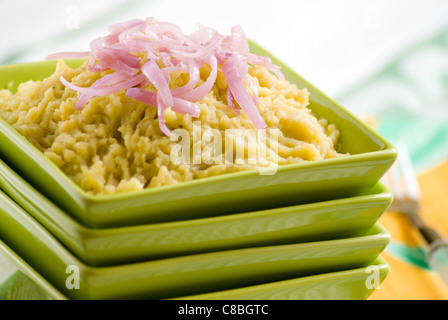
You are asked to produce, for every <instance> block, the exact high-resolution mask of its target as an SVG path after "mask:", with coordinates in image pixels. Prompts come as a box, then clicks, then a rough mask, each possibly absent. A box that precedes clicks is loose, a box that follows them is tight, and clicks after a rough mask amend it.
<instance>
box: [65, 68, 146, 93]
mask: <svg viewBox="0 0 448 320" xmlns="http://www.w3.org/2000/svg"><path fill="white" fill-rule="evenodd" d="M145 79H146V76H145V75H144V74H142V73H141V74H139V75H136V76H133V77H131V78H129V79H127V80H125V81H121V82H119V83H116V84H113V85H111V86H107V87H103V88H91V87H90V88H83V87H78V86H76V85H74V84H72V83H70V82H68V81H67V80H65V78H64V77H63V76H61V77H60V79H59V80H60V81H61V83H62V84H63V85H64V86H66V87H67V88H70V89H72V90H74V91H78V92H81V93H84V94H87V95H90V96H92V97H98V96H100V97H102V96H107V95H109V94H111V93H115V92H117V91H120V90H123V89H127V88H130V87H133V86H136V85H138V84H139V83H140V82H142V81H144V80H145Z"/></svg>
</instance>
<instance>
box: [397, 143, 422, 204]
mask: <svg viewBox="0 0 448 320" xmlns="http://www.w3.org/2000/svg"><path fill="white" fill-rule="evenodd" d="M397 149H398V161H397V163H399V164H400V167H401V172H402V176H403V177H402V178H403V184H404V186H405V188H406V197H407V198H408V199H409V200H412V201H415V202H418V201H419V200H420V195H421V191H420V186H419V183H418V180H417V174H416V172H415V169H414V167H413V165H412V161H411V157H410V155H409V151H408V149H407V147H406V144H404V143H400V144H399V145H398V147H397Z"/></svg>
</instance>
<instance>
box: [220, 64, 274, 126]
mask: <svg viewBox="0 0 448 320" xmlns="http://www.w3.org/2000/svg"><path fill="white" fill-rule="evenodd" d="M243 69H244V65H243V61H242V59H241V57H240V56H238V55H233V56H232V57H230V58H229V59H227V61H226V62H225V63H224V64H223V66H222V72H223V73H224V77H225V78H226V80H227V83H228V85H229V89H230V90H231V92H232V95H233V97H234V98H235V100H236V102H238V104H239V106H240V107H241V109H243V111H244V113H245V114H246V115H247V116H248V117H249V119H250V120H251V121H252V123H253V124H254V126H255V128H257V129H263V128H266V127H267V125H266V122H265V121H264V119H263V118H262V117H261V115H260V113H259V112H258V110H257V106H256V105H255V104H254V101H253V100H252V98H251V96H250V95H249V93H248V92H247V90H246V88H245V86H244V83H243V77H244V76H245V75H244V74H242V70H243Z"/></svg>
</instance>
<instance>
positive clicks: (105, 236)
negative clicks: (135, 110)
mask: <svg viewBox="0 0 448 320" xmlns="http://www.w3.org/2000/svg"><path fill="white" fill-rule="evenodd" d="M251 49H252V51H253V52H256V53H258V54H262V55H269V54H268V53H266V52H265V51H264V50H263V49H261V48H260V47H258V46H257V45H255V44H253V43H252V44H251ZM272 59H273V60H274V62H275V63H277V64H279V65H281V66H282V71H283V73H284V74H285V76H286V77H287V78H288V80H290V81H291V82H293V83H296V84H297V85H298V86H299V87H306V88H307V89H308V90H309V91H310V92H311V101H310V108H311V109H312V110H313V112H314V113H315V114H316V115H317V116H318V117H325V118H326V119H328V120H329V121H330V122H332V123H335V124H336V125H337V126H338V128H339V130H340V131H341V141H340V142H341V144H342V146H343V150H342V152H345V153H350V155H349V156H346V157H342V158H337V159H328V160H323V161H314V162H305V163H300V164H294V165H285V166H281V167H279V168H278V170H277V172H276V173H275V174H274V175H260V174H259V172H258V171H247V172H239V173H232V174H226V175H222V176H218V177H211V178H204V179H201V180H196V181H191V182H185V183H181V184H178V185H174V186H167V187H161V188H157V189H151V190H144V191H139V192H131V193H126V194H119V195H108V196H91V195H89V194H87V193H85V192H84V191H82V190H81V189H80V188H79V187H78V186H76V185H75V184H74V183H73V182H72V181H71V180H69V179H68V178H67V177H66V176H65V175H64V174H63V173H62V172H61V171H60V170H59V169H58V168H57V167H56V166H55V165H54V164H53V163H51V162H50V161H49V160H48V159H46V158H45V157H44V155H43V154H41V153H40V152H39V151H38V150H37V149H36V148H34V147H33V146H32V145H31V144H30V143H29V142H28V141H26V139H25V138H23V137H22V136H20V135H19V134H18V133H17V132H16V131H15V130H13V129H12V128H11V127H10V126H9V125H8V124H6V123H5V122H4V121H2V120H0V159H2V161H0V189H1V190H3V192H2V193H0V198H1V203H2V205H1V208H0V221H1V223H0V240H2V241H3V242H4V243H3V244H2V246H0V248H1V249H2V251H3V253H4V255H5V256H7V255H9V256H12V257H15V258H14V259H15V261H16V262H17V261H20V263H17V265H18V269H20V270H21V272H22V273H23V274H24V275H26V276H27V278H29V279H31V280H32V281H31V282H30V283H34V284H37V285H39V284H41V285H42V284H43V283H45V285H42V286H41V287H42V288H43V289H42V290H44V291H45V292H47V293H48V294H49V296H51V297H53V298H58V297H63V296H65V297H67V298H70V299H173V298H182V297H184V298H185V297H187V298H197V299H200V298H204V299H214V298H216V299H224V298H225V299H233V298H241V299H249V298H280V299H286V298H293V299H302V298H303V299H311V298H314V299H327V298H330V299H333V298H341V299H364V298H366V297H367V296H368V295H369V294H370V293H371V292H372V290H374V288H372V287H369V286H368V285H367V284H366V280H367V279H368V278H369V275H370V274H369V272H367V270H373V269H374V270H377V271H378V279H380V280H381V281H382V279H384V277H385V275H386V273H387V270H388V267H387V264H386V263H385V262H384V260H382V259H381V258H380V257H379V254H380V253H381V251H382V250H383V249H384V248H385V246H386V245H387V243H388V241H389V235H388V233H387V231H386V230H384V228H383V227H382V226H381V225H379V224H378V223H377V220H378V218H379V217H380V216H381V214H382V213H383V212H384V211H385V210H386V209H387V207H388V206H389V205H390V202H391V201H392V195H391V193H390V192H389V190H387V188H386V187H385V186H384V185H382V184H381V183H379V182H378V181H379V180H380V178H381V176H382V175H383V174H384V173H385V171H386V170H387V169H388V168H389V167H390V165H391V164H392V163H393V161H394V160H395V157H396V151H395V149H394V147H393V146H392V145H391V144H390V143H389V142H388V141H386V140H385V139H384V138H383V137H381V136H379V135H378V134H377V133H376V132H374V131H373V130H371V129H370V128H369V127H367V126H366V125H365V124H364V123H362V122H361V121H359V120H358V119H357V118H356V117H354V116H353V115H351V114H350V113H349V112H347V111H346V110H344V109H343V108H341V107H340V106H339V105H338V104H337V103H335V102H334V101H332V100H331V99H329V98H328V97H326V96H325V95H324V94H322V93H321V92H320V91H319V90H317V89H316V88H314V87H313V86H312V85H311V84H309V83H307V82H306V81H305V80H303V79H302V78H301V77H299V76H298V75H296V74H295V73H294V72H292V71H291V70H290V69H288V68H287V67H286V66H284V65H282V64H281V62H279V61H277V60H276V59H275V58H274V57H272ZM69 63H71V64H72V65H79V63H80V62H79V61H70V62H69ZM54 67H55V62H54V61H46V62H42V63H31V64H22V65H13V66H3V67H0V88H2V87H3V88H6V87H8V88H10V89H11V90H14V88H16V87H17V85H18V84H19V83H20V82H23V81H25V80H29V79H33V80H39V79H42V78H44V77H46V76H48V75H49V74H51V73H52V72H53V70H54ZM14 259H13V260H14ZM21 259H22V260H21ZM369 266H371V268H368V267H369ZM366 268H367V269H366ZM372 268H373V269H372ZM22 273H17V274H22ZM14 277H15V276H12V278H11V279H13V278H14ZM18 278H19V279H22V280H20V281H23V278H25V277H24V276H20V277H18ZM44 280H45V281H44ZM69 280H70V281H74V283H75V284H77V285H75V287H73V285H71V284H70V281H69ZM20 281H19V282H18V283H20ZM12 282H13V281H12V280H11V281H10V282H7V283H6V284H7V287H8V288H13V287H14V286H13V285H12ZM50 284H51V285H50ZM314 286H318V287H319V288H320V289H319V290H313V288H314ZM2 288H4V286H3V287H2ZM322 288H328V290H322ZM335 288H341V290H340V291H338V290H335ZM349 289H350V290H349ZM2 290H3V291H5V292H10V291H8V289H7V288H6V289H2ZM11 290H12V289H11ZM14 290H15V289H14ZM14 290H13V291H14ZM1 292H2V291H0V294H1ZM59 292H60V293H59ZM338 292H339V293H340V296H338V294H337V293H338ZM3 295H4V298H6V297H8V296H14V295H13V294H10V293H8V294H5V293H4V294H3ZM19 296H21V295H20V294H19V295H17V297H19ZM24 296H25V295H24Z"/></svg>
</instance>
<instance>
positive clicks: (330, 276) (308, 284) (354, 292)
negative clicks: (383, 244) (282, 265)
mask: <svg viewBox="0 0 448 320" xmlns="http://www.w3.org/2000/svg"><path fill="white" fill-rule="evenodd" d="M388 273H389V265H388V264H387V262H386V261H385V260H384V259H383V258H382V257H381V256H380V257H378V258H377V259H376V260H375V261H374V262H372V263H371V264H370V266H369V268H358V269H352V270H344V271H339V272H331V273H324V274H318V275H314V276H308V277H302V278H297V279H291V280H285V281H278V282H273V283H267V284H261V285H257V286H251V287H245V288H238V289H233V290H226V291H219V292H211V293H205V294H200V295H194V296H187V297H182V298H177V300H365V299H367V298H368V297H369V296H370V295H371V294H372V293H373V291H375V290H376V289H377V288H378V285H380V284H381V283H382V282H383V281H384V279H385V278H386V276H387V274H388ZM375 277H377V278H376V279H375ZM375 281H377V282H376V283H375Z"/></svg>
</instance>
